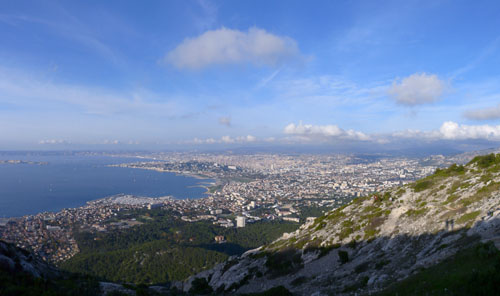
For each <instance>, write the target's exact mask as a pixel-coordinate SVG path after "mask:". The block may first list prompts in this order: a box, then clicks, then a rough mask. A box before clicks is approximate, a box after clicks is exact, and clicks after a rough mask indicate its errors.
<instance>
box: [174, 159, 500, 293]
mask: <svg viewBox="0 0 500 296" xmlns="http://www.w3.org/2000/svg"><path fill="white" fill-rule="evenodd" d="M499 171H500V170H499ZM481 180H483V181H481ZM380 196H382V198H379V199H378V201H374V199H372V198H371V197H365V198H360V199H357V200H355V201H353V202H352V203H350V204H349V205H348V206H346V207H344V208H340V209H337V210H333V211H331V212H330V213H328V214H327V215H325V216H323V217H320V218H318V219H316V220H315V221H309V222H308V223H307V224H305V225H302V226H301V227H300V228H299V229H298V230H297V231H295V232H293V233H289V234H286V235H283V236H282V237H281V238H280V239H278V240H276V241H275V242H273V243H272V244H270V245H268V246H264V247H261V248H259V249H258V250H253V251H252V252H250V253H248V254H245V255H244V256H242V257H240V258H236V259H233V260H232V261H231V262H230V263H228V262H226V263H224V264H220V265H218V266H216V267H215V268H213V269H211V270H208V271H204V272H203V273H200V274H199V275H196V276H194V277H192V278H191V279H190V280H188V281H187V282H186V283H185V285H184V291H188V290H189V289H188V287H190V286H189V283H190V281H192V279H193V278H196V277H203V278H206V279H207V280H209V281H208V282H209V284H210V286H211V287H212V288H213V289H214V290H217V289H226V291H229V292H236V291H237V292H238V293H248V292H260V291H265V290H267V289H269V288H272V287H276V286H279V285H283V286H285V287H286V288H287V289H289V290H290V291H292V292H293V293H294V294H297V295H329V294H336V295H342V294H348V293H347V292H345V290H346V288H347V287H350V286H353V285H358V286H359V287H361V290H360V292H363V291H364V292H375V291H378V290H380V289H383V288H384V287H386V286H387V285H388V284H389V283H393V282H394V281H398V280H401V279H404V278H405V277H407V276H409V275H411V274H412V273H414V272H416V271H418V270H419V269H420V268H426V267H429V266H432V265H434V264H436V263H439V262H441V261H442V260H444V259H446V258H448V257H449V256H452V255H453V254H455V253H456V252H457V251H458V250H460V249H462V248H466V247H470V246H472V245H474V244H476V243H477V242H479V241H493V242H494V243H495V245H496V246H497V248H498V247H499V246H500V173H499V172H497V173H495V172H491V171H490V172H488V170H485V169H481V168H478V167H477V165H476V164H472V165H469V166H467V167H465V169H464V170H460V168H458V169H457V170H455V171H454V170H448V171H447V172H445V173H442V174H441V175H433V176H431V177H428V178H426V179H424V180H422V181H419V182H417V185H415V184H411V185H407V186H405V187H401V188H395V189H393V190H390V191H388V192H384V193H382V194H381V195H380ZM290 249H292V250H296V253H297V254H299V256H300V258H301V264H302V266H298V267H297V266H295V265H294V263H293V262H292V260H291V258H292V257H293V256H292V255H290V256H289V257H288V258H285V259H282V261H283V262H282V264H283V266H288V267H290V268H289V269H287V268H284V270H286V272H285V273H283V274H279V275H276V272H274V271H275V270H274V271H273V268H277V267H276V266H274V267H273V266H270V268H269V266H266V261H267V260H268V259H267V258H268V255H269V254H273V253H275V252H280V251H283V250H290ZM342 252H346V253H347V254H348V261H347V262H344V263H341V262H340V255H339V254H340V253H342ZM290 254H293V251H292V253H290ZM292 267H293V268H292ZM273 272H274V273H273ZM230 287H231V288H230Z"/></svg>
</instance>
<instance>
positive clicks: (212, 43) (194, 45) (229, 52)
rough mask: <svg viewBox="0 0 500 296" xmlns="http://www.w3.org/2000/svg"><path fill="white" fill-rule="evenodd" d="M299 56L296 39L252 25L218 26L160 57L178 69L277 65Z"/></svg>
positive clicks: (186, 40)
mask: <svg viewBox="0 0 500 296" xmlns="http://www.w3.org/2000/svg"><path fill="white" fill-rule="evenodd" d="M299 56H300V52H299V49H298V47H297V42H296V41H295V40H293V39H292V38H290V37H286V36H277V35H274V34H271V33H269V32H267V31H266V30H263V29H259V28H256V27H253V28H250V29H249V30H248V31H246V32H244V31H239V30H232V29H227V28H224V27H223V28H220V29H218V30H211V31H207V32H205V33H203V34H201V35H200V36H197V37H194V38H186V39H185V40H184V41H183V42H182V43H181V44H179V45H178V46H177V47H176V48H174V49H173V50H172V51H170V52H168V53H167V54H166V56H165V58H164V60H165V62H167V63H169V64H172V65H174V66H175V67H176V68H178V69H191V70H196V69H202V68H205V67H209V66H212V65H223V64H238V63H252V64H254V65H259V66H260V65H267V66H278V65H280V64H282V63H284V62H286V61H289V60H292V59H295V58H297V57H299Z"/></svg>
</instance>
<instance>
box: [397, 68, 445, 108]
mask: <svg viewBox="0 0 500 296" xmlns="http://www.w3.org/2000/svg"><path fill="white" fill-rule="evenodd" d="M444 90H445V83H444V82H443V81H442V80H440V79H439V78H438V77H437V76H436V75H434V74H426V73H415V74H413V75H410V76H408V77H406V78H403V79H402V80H401V81H399V82H396V81H395V82H394V83H393V84H392V87H391V88H390V89H389V94H390V95H391V96H392V97H393V98H394V99H395V100H396V102H397V103H399V104H402V105H408V106H415V105H421V104H426V103H432V102H435V101H437V100H438V99H439V98H440V97H441V96H442V94H443V92H444Z"/></svg>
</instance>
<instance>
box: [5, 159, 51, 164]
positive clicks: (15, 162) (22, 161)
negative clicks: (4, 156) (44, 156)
mask: <svg viewBox="0 0 500 296" xmlns="http://www.w3.org/2000/svg"><path fill="white" fill-rule="evenodd" d="M0 164H33V165H47V164H49V163H48V162H45V161H25V160H18V159H10V160H0Z"/></svg>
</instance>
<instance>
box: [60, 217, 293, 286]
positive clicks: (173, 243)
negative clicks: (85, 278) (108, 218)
mask: <svg viewBox="0 0 500 296" xmlns="http://www.w3.org/2000/svg"><path fill="white" fill-rule="evenodd" d="M146 215H147V216H146ZM127 217H128V218H130V217H138V218H137V220H139V221H141V222H143V223H144V224H143V225H140V226H135V227H133V228H130V229H127V230H117V231H111V232H106V233H90V232H85V231H78V230H75V237H76V239H77V242H78V245H79V247H80V253H79V254H77V255H76V256H74V257H73V258H71V259H70V260H68V261H66V262H64V263H62V264H61V266H60V267H61V268H62V269H64V270H67V271H70V272H76V273H80V274H88V275H92V276H96V277H97V278H99V279H103V280H107V281H113V282H124V283H135V284H162V283H167V282H169V281H173V280H183V279H185V278H187V277H189V276H190V275H193V274H196V273H198V272H200V271H201V270H204V269H207V268H210V267H212V266H214V265H215V264H217V263H219V262H222V261H224V260H225V259H227V258H228V257H229V256H231V255H240V254H242V253H243V252H245V251H247V250H249V249H253V248H256V247H259V246H261V245H263V244H266V243H269V242H271V241H273V240H275V239H276V238H278V237H279V236H281V235H282V234H283V233H284V232H291V231H294V230H295V229H297V227H298V224H297V223H289V222H282V221H279V222H278V221H262V222H256V223H252V224H247V226H246V227H244V228H223V227H219V226H216V225H213V224H212V223H211V222H194V223H190V222H184V221H182V220H180V219H178V217H176V216H175V214H174V213H172V212H168V211H161V210H153V211H142V210H138V211H133V212H128V213H122V214H121V216H120V217H118V218H117V219H121V218H127ZM139 217H142V218H139ZM216 235H224V236H225V237H226V240H227V242H226V243H222V244H217V243H215V241H214V237H215V236H216Z"/></svg>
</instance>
